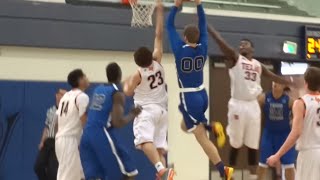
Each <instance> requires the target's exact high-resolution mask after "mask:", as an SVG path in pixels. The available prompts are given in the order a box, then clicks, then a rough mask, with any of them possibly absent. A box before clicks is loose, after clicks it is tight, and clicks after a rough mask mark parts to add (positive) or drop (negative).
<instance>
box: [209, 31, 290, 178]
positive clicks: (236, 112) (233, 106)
mask: <svg viewBox="0 0 320 180" xmlns="http://www.w3.org/2000/svg"><path fill="white" fill-rule="evenodd" d="M208 31H209V34H210V35H211V36H212V38H213V39H214V40H216V42H217V43H218V45H219V47H220V49H221V51H222V52H223V53H224V55H225V62H226V66H227V67H228V68H229V75H230V79H231V99H230V101H229V105H228V127H227V134H228V135H229V139H230V144H231V147H232V148H231V151H230V162H229V163H230V165H231V166H235V165H236V159H237V156H238V150H239V148H241V147H242V145H243V144H244V145H246V146H247V147H248V154H249V155H248V164H249V166H250V172H251V174H250V178H249V179H256V178H257V176H256V156H257V155H256V154H257V150H258V148H259V140H260V129H261V128H260V126H261V111H260V107H259V104H258V101H257V97H258V95H259V94H260V93H261V92H262V88H261V82H260V81H261V79H260V76H261V75H262V74H263V75H265V76H267V77H269V78H270V79H271V80H272V81H275V82H278V83H281V84H286V85H288V84H290V82H289V81H287V80H285V79H283V78H281V77H280V76H277V75H275V74H274V73H272V72H271V71H269V70H268V69H267V68H266V67H265V66H264V65H262V64H261V63H260V62H259V61H257V60H256V59H254V58H253V52H254V47H253V43H252V42H251V41H250V40H248V39H243V40H241V42H240V46H239V53H238V52H236V51H235V50H233V48H231V47H230V46H229V45H228V44H227V43H226V42H225V41H224V39H223V38H222V37H221V36H220V34H219V33H218V32H217V31H216V30H215V29H214V28H213V27H209V28H208Z"/></svg>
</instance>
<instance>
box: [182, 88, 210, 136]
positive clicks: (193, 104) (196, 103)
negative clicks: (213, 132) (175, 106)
mask: <svg viewBox="0 0 320 180" xmlns="http://www.w3.org/2000/svg"><path fill="white" fill-rule="evenodd" d="M207 109H208V95H207V92H206V90H201V91H197V92H186V93H180V105H179V110H180V112H181V113H182V115H183V119H184V122H185V124H186V127H187V130H188V132H192V131H193V130H194V129H195V128H196V127H197V125H199V124H200V123H202V124H207V123H208V119H207V118H206V116H205V112H206V111H207Z"/></svg>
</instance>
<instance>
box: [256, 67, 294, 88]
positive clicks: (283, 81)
mask: <svg viewBox="0 0 320 180" xmlns="http://www.w3.org/2000/svg"><path fill="white" fill-rule="evenodd" d="M261 67H262V75H264V76H266V77H268V78H270V79H271V80H272V81H274V82H276V83H279V84H284V85H292V82H291V81H288V80H286V79H285V78H283V77H281V76H278V75H276V74H274V73H273V72H271V71H270V70H269V69H267V68H266V66H264V65H263V64H261Z"/></svg>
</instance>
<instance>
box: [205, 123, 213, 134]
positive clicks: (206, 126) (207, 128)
mask: <svg viewBox="0 0 320 180" xmlns="http://www.w3.org/2000/svg"><path fill="white" fill-rule="evenodd" d="M204 127H205V128H206V130H207V131H210V132H212V126H211V125H208V124H205V125H204Z"/></svg>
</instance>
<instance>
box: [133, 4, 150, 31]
mask: <svg viewBox="0 0 320 180" xmlns="http://www.w3.org/2000/svg"><path fill="white" fill-rule="evenodd" d="M129 3H130V5H131V8H132V20H131V27H136V28H146V27H149V26H152V14H153V11H154V8H155V7H156V2H155V1H154V0H149V1H148V0H129Z"/></svg>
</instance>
